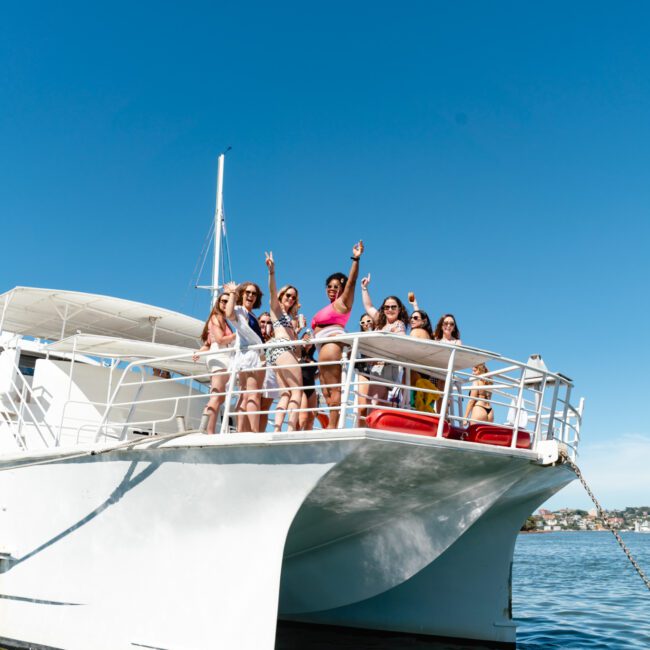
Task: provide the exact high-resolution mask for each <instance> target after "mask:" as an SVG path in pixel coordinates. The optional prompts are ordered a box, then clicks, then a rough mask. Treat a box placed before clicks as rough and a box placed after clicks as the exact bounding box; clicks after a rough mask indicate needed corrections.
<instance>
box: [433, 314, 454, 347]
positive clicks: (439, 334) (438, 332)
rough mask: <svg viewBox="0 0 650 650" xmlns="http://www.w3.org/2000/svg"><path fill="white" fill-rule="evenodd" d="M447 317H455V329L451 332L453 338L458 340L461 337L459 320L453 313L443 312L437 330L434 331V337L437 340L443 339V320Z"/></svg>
mask: <svg viewBox="0 0 650 650" xmlns="http://www.w3.org/2000/svg"><path fill="white" fill-rule="evenodd" d="M445 318H453V319H454V331H453V332H452V333H451V338H452V339H456V340H458V339H460V330H459V329H458V322H457V321H456V317H455V316H454V315H453V314H443V315H442V316H441V317H440V320H439V321H438V324H437V325H436V331H435V332H434V333H433V338H434V339H435V340H436V341H440V340H441V339H442V322H443V321H444V320H445Z"/></svg>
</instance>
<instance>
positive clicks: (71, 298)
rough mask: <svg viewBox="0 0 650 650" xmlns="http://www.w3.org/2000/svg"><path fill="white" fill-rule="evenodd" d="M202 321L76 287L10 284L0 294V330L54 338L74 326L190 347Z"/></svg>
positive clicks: (60, 337)
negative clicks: (4, 291)
mask: <svg viewBox="0 0 650 650" xmlns="http://www.w3.org/2000/svg"><path fill="white" fill-rule="evenodd" d="M202 328H203V323H202V322H201V321H200V320H198V319H196V318H192V317H191V316H185V315H184V314H179V313H178V312H175V311H171V310H169V309H161V308H160V307H154V306H153V305H147V304H144V303H140V302H134V301H132V300H124V299H122V298H113V297H111V296H102V295H98V294H93V293H82V292H80V291H60V290H56V289H38V288H35V287H15V288H14V289H12V290H11V291H7V292H6V293H3V294H0V332H2V331H8V332H13V333H14V334H20V335H22V336H32V337H34V338H41V339H49V340H55V341H56V340H59V339H63V338H65V337H66V335H69V334H74V333H76V332H78V331H81V332H83V333H84V334H97V335H103V336H112V337H119V338H125V339H131V340H135V341H151V342H156V343H164V344H168V345H178V346H184V347H191V348H196V346H197V343H198V340H199V337H200V335H201V330H202Z"/></svg>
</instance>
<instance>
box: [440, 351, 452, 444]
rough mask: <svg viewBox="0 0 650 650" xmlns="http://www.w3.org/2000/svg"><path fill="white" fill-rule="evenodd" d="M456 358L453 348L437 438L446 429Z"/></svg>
mask: <svg viewBox="0 0 650 650" xmlns="http://www.w3.org/2000/svg"><path fill="white" fill-rule="evenodd" d="M455 359H456V348H453V349H452V351H451V354H450V355H449V363H448V364H447V377H446V379H445V390H444V393H443V395H442V405H441V407H440V414H439V416H438V430H437V431H436V438H442V434H443V431H444V430H445V416H446V415H447V404H448V403H449V393H451V386H452V376H453V373H454V361H455Z"/></svg>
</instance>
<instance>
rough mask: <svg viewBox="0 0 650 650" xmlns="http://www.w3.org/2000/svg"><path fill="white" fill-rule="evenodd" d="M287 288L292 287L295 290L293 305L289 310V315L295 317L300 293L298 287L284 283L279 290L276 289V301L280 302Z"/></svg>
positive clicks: (298, 306)
mask: <svg viewBox="0 0 650 650" xmlns="http://www.w3.org/2000/svg"><path fill="white" fill-rule="evenodd" d="M289 289H293V290H294V291H295V292H296V301H295V302H294V303H293V307H292V308H291V309H290V310H289V316H291V317H292V318H295V317H296V316H297V315H298V309H299V308H300V294H299V293H298V289H296V287H294V286H293V285H292V284H285V285H284V286H283V287H282V289H280V291H278V302H282V297H283V296H284V294H285V293H287V291H289Z"/></svg>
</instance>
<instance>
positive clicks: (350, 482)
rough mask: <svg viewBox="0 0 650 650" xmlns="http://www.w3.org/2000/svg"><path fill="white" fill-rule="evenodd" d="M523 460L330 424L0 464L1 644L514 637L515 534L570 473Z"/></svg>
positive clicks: (261, 646) (258, 644)
mask: <svg viewBox="0 0 650 650" xmlns="http://www.w3.org/2000/svg"><path fill="white" fill-rule="evenodd" d="M251 442H253V443H256V444H251ZM57 453H61V451H59V452H57ZM48 454H49V456H52V455H53V454H52V453H51V452H47V453H45V454H43V457H47V456H48ZM534 460H535V454H534V453H532V452H528V451H514V450H510V449H501V448H486V447H485V446H483V445H473V444H469V443H462V442H455V441H447V440H435V439H430V438H423V437H420V436H409V435H404V434H390V433H382V432H376V431H374V432H371V431H366V430H352V431H349V430H348V431H345V432H334V433H330V434H326V435H325V434H316V433H314V434H276V435H271V434H242V435H231V436H202V435H195V436H190V437H187V438H183V439H182V440H181V441H177V442H174V441H171V442H166V443H163V444H162V445H161V446H160V447H159V448H156V444H155V443H152V444H151V446H150V447H149V448H147V449H132V450H128V451H113V452H109V453H105V454H99V455H94V456H86V457H83V458H76V459H69V460H60V461H57V462H54V463H50V464H44V465H36V466H32V467H23V468H17V469H9V470H7V469H6V467H8V466H10V464H11V462H12V461H11V460H7V461H0V469H2V468H3V463H4V468H5V471H0V495H1V496H0V516H1V517H2V518H3V521H2V522H1V523H2V530H3V538H4V539H3V540H2V541H3V543H4V546H5V547H6V550H7V551H8V553H9V554H10V557H9V558H8V559H5V560H3V561H2V562H0V571H1V572H0V643H2V642H4V643H5V644H7V645H11V644H12V643H13V644H15V645H20V644H32V645H33V646H35V647H38V646H39V645H40V646H41V647H45V648H65V649H66V650H73V649H83V650H87V649H88V648H94V649H97V650H102V649H104V648H106V649H110V650H118V649H121V648H137V647H148V648H164V649H166V650H181V649H188V650H189V649H190V648H192V649H196V648H201V649H205V648H237V649H242V650H244V649H250V650H253V649H255V650H271V649H272V648H273V647H274V643H275V628H276V621H277V618H278V616H279V617H280V618H283V619H287V620H293V621H303V622H310V623H321V624H328V625H346V626H352V627H360V628H369V629H382V630H394V631H402V632H413V633H419V634H430V635H436V636H450V637H460V638H472V639H480V640H490V641H503V642H514V633H515V629H514V624H513V623H512V621H511V618H510V584H509V581H510V566H511V561H512V552H513V547H514V542H515V539H516V534H517V531H518V530H519V527H520V526H521V523H522V522H523V520H524V519H525V517H526V516H527V515H528V514H529V513H530V512H531V511H532V510H533V509H534V508H535V507H536V506H537V505H538V504H539V503H541V502H543V501H544V500H545V499H546V498H548V496H549V495H550V494H552V493H554V492H555V491H557V490H558V489H560V488H561V487H562V486H563V485H565V484H566V483H568V482H569V481H570V480H571V479H572V477H573V475H572V474H571V473H570V472H569V471H568V470H567V469H566V468H565V467H563V466H557V467H542V466H540V465H539V464H536V463H535V462H534ZM34 486H38V487H37V488H35V487H34ZM5 531H6V532H5Z"/></svg>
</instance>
